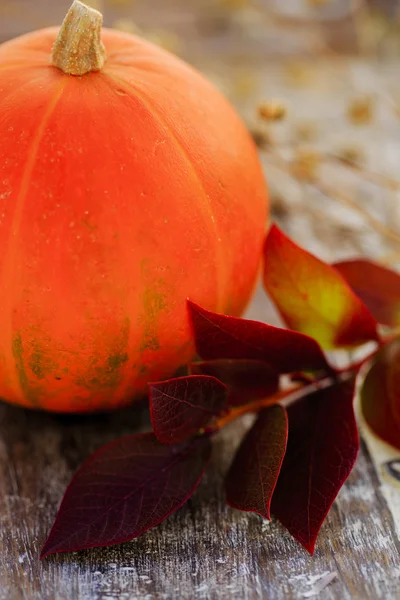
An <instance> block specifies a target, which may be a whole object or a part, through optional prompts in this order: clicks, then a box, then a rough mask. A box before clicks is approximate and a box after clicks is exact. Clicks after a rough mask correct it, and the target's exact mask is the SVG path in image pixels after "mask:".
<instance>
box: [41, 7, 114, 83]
mask: <svg viewBox="0 0 400 600" xmlns="http://www.w3.org/2000/svg"><path fill="white" fill-rule="evenodd" d="M102 24H103V15H102V14H101V13H100V12H99V11H98V10H96V9H94V8H90V7H89V6H86V4H83V3H82V2H80V1H79V0H75V1H74V3H73V4H72V6H71V8H70V9H69V11H68V13H67V16H66V17H65V19H64V22H63V24H62V25H61V28H60V31H59V34H58V36H57V39H56V41H55V43H54V47H53V53H52V57H51V62H52V64H53V65H54V66H55V67H57V68H58V69H61V71H63V72H64V73H66V74H68V75H85V74H86V73H91V72H93V71H100V70H101V69H102V68H103V66H104V63H105V59H106V51H105V48H104V45H103V43H102V41H101V39H100V34H101V26H102Z"/></svg>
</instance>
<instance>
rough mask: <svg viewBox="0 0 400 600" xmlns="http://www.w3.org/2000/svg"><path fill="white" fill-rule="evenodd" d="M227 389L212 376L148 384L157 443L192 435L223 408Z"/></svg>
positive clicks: (171, 441) (182, 438) (172, 442)
mask: <svg viewBox="0 0 400 600" xmlns="http://www.w3.org/2000/svg"><path fill="white" fill-rule="evenodd" d="M227 395H228V388H227V387H226V386H225V385H224V384H223V383H221V382H220V381H218V379H216V378H215V377H209V376H208V375H188V376H186V377H176V378H175V379H168V380H167V381H161V382H159V383H149V402H150V415H151V423H152V425H153V431H154V433H155V435H156V436H157V438H158V439H159V440H160V442H163V443H164V444H177V443H179V442H182V441H183V440H185V439H187V438H189V437H191V436H193V435H194V434H195V433H197V432H198V430H199V429H201V428H202V427H205V426H206V425H207V423H208V422H209V421H210V420H211V419H212V418H213V417H215V416H217V415H219V414H221V413H222V412H223V411H224V410H225V409H226V408H227Z"/></svg>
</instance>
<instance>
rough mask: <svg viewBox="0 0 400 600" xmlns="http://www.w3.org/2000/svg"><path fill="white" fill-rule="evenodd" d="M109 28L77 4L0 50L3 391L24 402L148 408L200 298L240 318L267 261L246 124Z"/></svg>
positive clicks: (177, 359) (161, 56) (262, 200)
mask: <svg viewBox="0 0 400 600" xmlns="http://www.w3.org/2000/svg"><path fill="white" fill-rule="evenodd" d="M101 22H102V17H101V14H100V13H98V12H97V11H94V10H93V9H89V8H88V7H86V6H85V5H83V4H81V3H80V2H74V4H73V6H72V7H71V10H70V12H69V13H68V15H67V17H66V20H65V21H64V24H63V26H62V27H61V29H60V30H59V29H55V28H51V29H45V30H42V31H37V32H34V33H31V34H28V35H25V36H22V37H20V38H17V39H15V40H12V41H10V42H7V43H5V44H3V45H2V46H0V292H1V310H0V397H2V398H4V399H5V400H7V401H8V402H11V403H15V404H20V405H23V406H26V407H33V408H43V409H47V410H53V411H65V412H90V411H96V410H105V409H110V408H116V407H119V406H123V405H126V404H128V403H130V402H132V401H133V400H134V399H135V398H137V397H138V396H141V395H143V393H144V391H145V389H146V384H147V382H148V381H154V380H159V379H162V378H166V377H168V376H171V375H172V374H173V373H174V372H175V371H176V369H177V368H179V366H180V365H182V364H185V363H187V362H188V360H190V359H191V357H192V356H193V352H194V350H193V343H192V339H191V333H190V328H189V323H188V318H187V313H186V298H187V297H190V298H191V299H192V300H193V301H195V302H197V303H198V304H200V305H202V306H204V307H206V308H208V309H211V310H215V311H219V312H223V313H229V314H232V315H238V314H240V313H241V312H242V311H243V309H244V307H245V305H246V303H247V302H248V300H249V297H250V295H251V293H252V290H253V287H254V284H255V280H256V276H257V273H258V267H259V258H260V253H261V247H262V240H263V235H264V231H265V222H266V216H267V194H266V188H265V183H264V179H263V174H262V169H261V167H260V164H259V160H258V156H257V152H256V149H255V147H254V145H253V142H252V140H251V139H250V136H249V134H248V132H247V131H246V129H245V127H244V125H243V124H242V122H241V121H240V119H239V118H238V116H237V115H236V113H235V112H234V110H233V109H232V107H231V106H230V104H229V103H228V102H227V101H226V100H225V99H224V98H223V97H222V96H221V95H220V94H219V93H218V92H217V91H216V90H215V89H214V87H213V86H212V85H210V83H208V82H207V81H206V80H205V79H204V78H203V77H202V76H201V75H200V74H199V73H198V72H196V71H195V70H194V69H192V68H191V67H189V66H188V65H186V64H185V63H184V62H182V61H181V60H179V59H178V58H176V57H174V56H172V55H171V54H169V53H167V52H165V51H163V50H161V49H160V48H157V47H156V46H154V45H152V44H150V43H148V42H146V41H144V40H142V39H140V38H138V37H133V36H131V35H127V34H123V33H120V32H116V31H112V30H107V29H105V30H103V32H102V40H103V43H104V46H103V44H102V42H101V41H100V31H101ZM57 36H58V37H57ZM56 38H57V39H56ZM52 49H53V50H52Z"/></svg>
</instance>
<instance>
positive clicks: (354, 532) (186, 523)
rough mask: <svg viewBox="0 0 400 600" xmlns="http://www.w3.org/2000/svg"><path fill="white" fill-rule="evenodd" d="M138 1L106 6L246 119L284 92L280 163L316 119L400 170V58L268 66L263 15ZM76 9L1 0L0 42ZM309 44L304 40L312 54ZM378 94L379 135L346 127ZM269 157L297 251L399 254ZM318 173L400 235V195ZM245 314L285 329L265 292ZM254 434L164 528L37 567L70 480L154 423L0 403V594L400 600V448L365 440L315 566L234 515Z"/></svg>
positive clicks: (344, 173)
mask: <svg viewBox="0 0 400 600" xmlns="http://www.w3.org/2000/svg"><path fill="white" fill-rule="evenodd" d="M129 4H130V3H129V2H127V1H126V0H125V1H122V0H120V1H119V2H118V1H117V0H114V1H110V2H104V5H105V7H106V22H107V23H108V24H112V23H114V22H115V21H117V20H118V19H126V18H127V17H128V18H130V17H131V16H132V17H133V18H134V20H135V21H136V22H137V23H138V24H139V25H140V26H141V27H143V28H144V29H145V31H146V32H147V33H148V32H150V33H151V34H154V32H158V33H159V35H160V39H161V41H165V39H164V38H163V33H162V32H161V33H160V32H159V28H163V29H165V28H166V27H168V28H170V29H172V30H173V31H175V32H176V33H177V34H179V35H181V36H182V37H181V39H180V40H178V41H179V53H180V54H182V56H184V57H186V58H188V59H189V60H191V61H192V62H194V63H195V64H197V66H199V67H200V68H201V69H202V70H203V71H205V72H206V73H207V75H208V76H209V77H211V78H212V79H213V80H214V81H215V82H216V83H217V84H218V85H219V86H220V87H221V89H222V90H223V91H224V92H225V93H226V94H227V95H228V96H229V97H230V98H231V99H232V100H233V101H234V102H235V103H236V105H237V106H238V108H239V110H240V111H241V113H242V114H243V116H244V117H245V119H246V120H247V121H248V122H249V123H250V124H254V120H255V119H254V115H255V111H254V106H255V103H256V102H257V101H260V100H262V99H264V98H270V97H278V98H282V99H283V100H284V101H285V102H286V103H287V104H288V107H289V118H288V121H287V122H286V123H283V124H282V125H280V124H279V125H276V126H275V125H274V126H273V128H272V130H271V129H270V130H269V133H270V135H272V137H273V138H274V140H275V142H276V144H277V146H278V147H279V149H280V150H279V153H280V155H281V156H283V157H287V155H288V152H289V154H290V152H292V150H293V145H296V144H299V143H300V142H301V141H303V142H304V140H301V138H303V137H304V131H305V130H306V129H307V127H309V128H310V125H312V127H311V129H310V131H311V133H312V131H313V130H314V133H312V146H313V147H316V148H318V149H319V150H325V151H326V150H329V151H340V150H346V149H351V148H355V149H356V150H357V151H358V152H360V153H361V154H362V155H364V159H365V162H366V164H367V165H369V168H371V169H372V170H373V171H374V172H380V173H385V175H388V176H398V164H399V160H400V147H399V140H400V125H399V119H398V114H397V113H396V110H397V109H396V107H397V103H398V101H399V100H400V86H399V81H400V79H399V77H398V74H399V71H398V64H397V62H394V63H386V64H377V65H374V64H373V62H369V63H368V62H364V61H360V60H355V59H354V60H352V61H350V62H341V61H327V60H324V61H322V62H319V63H313V64H312V65H310V64H309V63H304V64H300V63H299V62H298V61H296V62H295V63H293V62H291V63H289V64H286V65H282V64H277V63H272V62H270V61H267V62H266V56H267V55H268V48H269V46H271V45H273V42H274V40H275V43H276V41H277V38H276V37H275V38H274V36H273V35H272V34H271V33H270V31H269V30H268V32H267V28H266V27H265V25H263V26H262V25H260V23H258V22H256V21H257V18H256V16H255V15H254V14H253V13H251V12H250V13H248V14H247V13H246V14H247V16H246V17H245V16H244V14H241V16H240V18H239V17H238V14H236V13H235V15H232V14H231V15H230V16H227V15H226V14H225V13H221V8H220V6H221V4H222V3H219V7H217V8H215V7H216V6H217V5H218V2H213V0H207V2H206V0H204V1H203V0H196V1H194V0H193V2H188V0H169V2H166V0H153V1H152V2H150V1H147V2H146V1H144V0H143V1H142V0H136V3H135V4H134V8H133V9H132V8H130V6H128V5H129ZM261 4H262V2H261ZM282 4H283V3H282ZM68 5H69V1H67V2H65V1H64V0H63V1H62V2H61V1H60V2H54V1H53V0H40V1H38V2H35V3H33V2H32V1H31V0H18V1H17V0H12V1H10V0H0V40H2V39H6V38H9V37H12V36H13V35H15V34H17V33H21V32H24V31H27V30H30V29H33V28H35V27H39V26H44V25H51V24H55V23H57V22H60V20H61V18H62V15H63V14H64V13H65V10H66V8H67V6H68ZM135 7H136V8H135ZM178 9H179V10H178ZM211 9H212V10H211ZM246 19H247V21H246ZM199 23H200V25H199ZM204 23H205V24H206V25H204ZM227 23H228V25H227ZM126 26H127V23H126V21H125V27H126ZM205 30H206V31H207V32H208V33H207V35H206V34H205ZM262 31H264V38H263V37H262ZM289 37H290V36H289ZM300 38H301V36H298V37H296V44H298V45H299V46H300V47H301V44H302V43H303V41H302V40H303V38H301V39H300ZM288 39H289V38H285V40H286V42H285V43H283V42H282V38H280V40H279V43H282V47H283V49H282V53H287V54H288V53H289V51H288V50H287V43H288ZM167 41H171V40H167ZM285 44H286V45H285ZM299 46H296V51H297V49H298V47H299ZM266 48H267V49H266ZM292 49H293V46H292ZM260 52H261V54H260ZM371 93H372V94H373V95H374V97H375V100H376V101H377V103H378V111H377V112H378V113H379V118H375V119H373V122H372V123H371V124H370V125H368V126H367V127H356V126H354V125H349V123H348V122H347V121H346V109H347V106H348V103H349V102H350V101H351V99H352V98H354V97H357V96H360V95H363V94H371ZM301 131H303V133H302V134H301V135H300V132H301ZM309 133H310V132H309ZM227 142H228V143H229V140H227ZM308 145H309V144H308ZM288 146H289V150H288ZM276 152H278V150H276ZM272 162H273V160H270V159H268V160H266V165H268V166H267V169H268V174H269V179H270V185H271V190H272V196H273V208H274V216H275V218H278V219H279V220H280V222H281V224H282V225H283V226H284V227H285V228H286V230H287V231H288V232H289V233H290V234H291V235H293V236H294V237H295V238H296V239H297V240H298V241H300V242H301V243H303V244H305V245H306V246H307V247H308V248H310V249H311V250H313V251H315V252H317V253H318V254H319V255H321V256H323V257H324V258H334V257H339V256H349V255H351V254H354V253H360V252H362V253H364V254H368V255H372V256H376V257H384V258H385V257H386V258H387V257H389V258H390V259H391V260H392V261H393V262H396V260H398V256H397V253H398V251H399V246H398V241H399V240H396V237H390V235H389V237H388V235H387V232H386V233H385V232H384V231H382V233H377V232H376V230H374V228H373V227H371V223H370V222H369V220H368V217H367V218H366V216H365V215H362V214H359V213H358V212H357V210H355V209H354V207H353V208H352V207H351V206H349V205H348V204H346V202H343V201H339V200H335V199H332V198H328V197H327V196H324V195H323V194H321V193H320V192H319V191H318V190H316V189H315V188H313V186H308V185H304V184H303V185H299V184H298V183H297V182H295V181H294V180H293V179H292V178H291V177H289V176H288V175H287V174H286V173H282V172H281V171H280V170H279V169H278V168H277V166H276V165H275V166H273V165H272ZM278 166H279V165H278ZM321 177H323V178H324V181H328V182H332V181H334V183H335V185H336V186H337V187H339V188H340V189H341V190H343V189H344V190H347V192H348V193H349V194H350V196H351V198H352V199H354V200H355V202H356V206H359V207H363V208H364V209H366V210H367V215H373V217H374V218H376V219H378V220H379V222H380V223H382V224H383V227H386V228H389V227H390V228H392V229H394V230H395V229H397V230H398V229H400V227H399V221H400V210H399V208H398V206H399V192H398V190H396V189H391V190H388V189H384V188H383V187H382V186H381V185H379V186H376V185H375V184H371V183H368V182H366V181H365V180H364V179H363V178H360V177H359V176H358V175H356V174H355V173H354V172H352V171H351V170H349V169H346V168H344V167H339V166H337V165H331V164H329V165H325V166H324V167H323V168H322V169H321ZM248 314H249V315H250V316H251V317H253V318H258V319H261V320H266V321H269V322H276V315H275V314H274V312H273V310H272V308H271V306H270V305H268V303H267V302H266V300H265V297H264V295H263V294H262V292H259V293H258V295H257V297H256V299H255V301H254V302H253V304H252V306H251V308H250V311H249V313H248ZM248 425H249V421H248V420H247V421H246V420H245V422H242V423H238V424H235V425H232V426H231V427H230V429H229V430H227V431H225V432H224V433H223V434H222V435H220V437H219V439H218V440H217V443H216V447H215V452H214V459H213V463H212V466H211V469H210V470H209V472H208V474H207V476H206V478H205V480H204V481H203V482H202V484H201V485H200V487H199V489H198V491H197V492H196V494H195V495H194V497H193V498H192V499H191V500H190V501H189V502H188V503H187V504H186V505H185V506H184V507H183V508H182V509H181V510H180V511H179V512H178V513H176V514H175V515H173V516H171V517H170V518H168V519H167V520H166V521H165V522H164V523H163V524H162V525H160V526H159V527H157V528H156V529H154V530H152V531H150V532H148V533H147V534H145V535H144V536H142V537H141V538H139V539H138V540H136V541H134V542H132V543H129V544H124V545H122V546H119V547H114V548H108V549H102V550H92V551H88V552H81V553H78V554H74V555H59V556H56V557H52V558H50V559H48V560H46V561H44V562H43V563H41V562H40V561H39V559H38V555H39V551H40V547H41V545H42V543H43V541H44V539H45V537H46V534H47V533H48V531H49V528H50V526H51V524H52V521H53V519H54V516H55V514H56V511H57V507H58V505H59V502H60V500H61V497H62V494H63V492H64V490H65V486H66V485H67V483H68V481H69V480H70V478H71V475H72V474H73V472H74V471H75V470H76V468H77V467H78V466H79V465H80V464H81V463H82V461H83V460H84V459H85V458H86V457H87V456H88V455H89V454H90V453H91V452H92V451H93V450H95V449H96V448H98V447H99V446H100V445H101V444H103V443H105V442H107V441H109V440H111V439H113V438H115V437H117V436H120V435H123V434H125V433H130V432H133V431H136V430H139V429H145V428H146V427H148V421H147V416H146V412H145V411H144V410H142V409H140V408H135V409H131V410H127V411H124V412H122V413H119V414H115V415H111V416H96V417H88V418H84V417H80V418H74V417H56V416H52V415H43V414H35V413H30V412H26V411H23V410H20V409H16V408H12V407H8V406H6V405H1V406H0V519H1V529H0V600H22V599H24V600H53V599H56V600H75V599H76V600H117V599H123V600H131V599H132V600H134V599H135V600H136V599H143V600H172V599H181V598H182V599H184V600H186V599H187V600H191V599H194V600H203V599H204V600H214V599H220V598H223V599H224V600H256V599H264V598H268V600H292V599H293V600H300V599H303V598H309V597H315V598H320V599H322V600H338V599H340V600H342V599H343V600H350V599H360V600H379V599H382V600H392V599H393V600H395V599H397V598H399V597H400V564H399V547H400V546H399V537H398V529H396V525H397V527H400V511H399V510H398V507H399V504H400V502H399V496H400V491H399V488H397V487H396V486H395V485H394V483H393V482H392V481H390V480H387V478H386V479H384V478H382V476H381V475H382V468H383V463H384V462H385V461H386V460H388V459H389V458H393V457H396V456H397V454H396V453H393V452H392V453H390V452H389V451H388V450H387V448H386V447H385V446H384V445H382V444H379V443H378V442H376V441H375V440H373V438H371V436H370V435H369V434H368V433H365V439H366V441H367V444H368V447H369V448H371V451H372V458H371V455H370V453H369V451H368V449H367V445H366V444H365V443H363V446H362V449H361V452H360V456H359V459H358V462H357V465H356V468H355V469H354V471H353V473H352V475H351V476H350V479H349V481H348V482H347V483H346V485H345V487H344V488H343V490H342V491H341V492H340V494H339V498H338V500H337V501H336V502H335V504H334V506H333V509H332V510H331V513H330V515H329V518H328V520H327V523H326V525H325V526H324V528H323V531H322V533H321V535H320V538H319V541H318V545H317V551H316V554H315V556H314V557H313V558H311V557H310V556H308V555H307V554H306V552H305V551H303V550H302V549H301V547H300V546H299V545H298V544H296V543H295V542H294V541H292V540H291V539H290V537H289V535H288V534H287V533H286V531H285V530H284V529H283V528H282V527H281V526H280V525H279V524H278V523H276V522H272V523H268V522H266V521H263V520H262V519H261V518H260V517H257V516H255V515H249V514H243V513H240V512H237V511H234V510H231V509H229V508H227V507H226V506H225V502H224V494H223V487H222V479H223V474H224V472H225V471H226V469H227V466H228V464H229V460H230V457H231V456H232V452H233V450H234V447H235V446H236V444H237V443H238V441H239V438H240V435H241V434H242V433H243V431H244V430H245V428H246V427H247V426H248ZM324 574H325V575H326V576H327V577H328V579H329V576H331V577H332V578H333V579H332V581H331V582H330V583H329V584H328V585H326V587H325V588H324V589H323V590H322V591H320V592H319V591H318V590H319V589H320V588H322V587H323V584H324V583H326V582H327V581H328V579H326V577H321V576H323V575H324Z"/></svg>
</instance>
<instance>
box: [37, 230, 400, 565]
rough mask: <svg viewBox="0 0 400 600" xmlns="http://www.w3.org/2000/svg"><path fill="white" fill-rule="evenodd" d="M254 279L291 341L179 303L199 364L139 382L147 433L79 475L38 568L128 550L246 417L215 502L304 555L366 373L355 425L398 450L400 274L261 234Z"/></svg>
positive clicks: (347, 446)
mask: <svg viewBox="0 0 400 600" xmlns="http://www.w3.org/2000/svg"><path fill="white" fill-rule="evenodd" d="M263 278H264V286H265V289H266V291H267V292H268V294H269V296H270V297H271V299H272V300H273V301H274V303H275V305H276V307H277V309H278V311H279V312H280V314H281V316H282V319H283V320H284V322H285V323H286V325H287V326H288V327H289V328H290V329H284V328H280V327H273V326H271V325H267V324H265V323H259V322H257V321H250V320H246V319H241V318H236V317H230V316H224V315H220V314H216V313H214V312H211V311H209V310H207V309H206V308H203V307H200V306H198V305H196V304H194V303H193V302H191V301H188V317H189V320H190V323H191V327H192V330H193V336H194V340H195V344H196V350H197V354H198V356H199V357H200V358H201V360H199V361H198V362H194V363H192V364H191V365H189V367H188V374H187V375H185V376H181V377H176V378H174V379H170V380H167V381H163V382H156V383H149V406H150V414H151V421H152V426H153V432H150V433H144V434H139V435H129V436H125V437H123V438H121V439H118V440H115V441H113V442H111V443H109V444H107V445H106V446H104V447H102V448H100V449H99V450H98V451H97V452H96V453H95V454H94V455H93V456H91V457H90V458H89V459H88V460H87V461H86V462H85V463H84V465H83V466H82V467H81V468H80V469H79V471H78V472H77V474H76V475H75V477H74V478H73V480H72V482H71V484H70V486H69V487H68V489H67V491H66V493H65V496H64V499H63V501H62V503H61V507H60V509H59V512H58V515H57V518H56V521H55V523H54V526H53V528H52V530H51V532H50V535H49V537H48V539H47V541H46V543H45V545H44V548H43V550H42V558H43V557H46V556H48V555H49V554H53V553H56V552H71V551H75V550H81V549H84V548H91V547H99V546H109V545H112V544H118V543H121V542H125V541H128V540H132V539H134V538H136V537H138V536H139V535H141V534H142V533H144V532H145V531H147V530H148V529H150V528H151V527H154V526H156V525H158V524H159V523H161V521H163V520H164V519H165V518H166V517H168V515H170V514H171V513H172V512H174V511H176V510H177V509H178V508H180V507H181V506H182V505H183V504H184V503H185V502H186V501H187V500H188V499H189V498H190V496H191V495H192V494H193V492H194V491H195V489H196V487H197V485H198V483H199V482H200V480H201V478H202V476H203V474H204V472H205V470H206V468H207V465H208V463H209V461H210V457H211V453H212V440H213V437H214V436H215V435H216V434H218V432H219V431H220V430H221V429H222V428H223V427H225V426H226V425H228V424H229V423H230V422H232V421H233V420H235V419H238V418H240V417H242V416H243V415H244V414H248V413H255V414H257V418H256V421H255V423H254V425H253V426H252V427H251V428H250V430H249V431H248V433H247V435H246V436H245V438H244V440H243V441H242V443H241V445H240V447H239V449H238V451H237V453H236V456H235V457H234V458H233V460H232V463H231V466H230V468H229V471H228V473H227V476H226V498H227V502H228V504H229V505H230V506H232V507H234V508H236V509H239V510H243V511H249V512H255V513H258V514H260V515H261V516H262V517H265V518H267V519H269V518H270V517H271V513H272V515H274V516H275V517H276V518H277V519H279V521H280V522H281V523H282V524H283V525H284V526H285V527H286V528H287V530H288V531H289V533H290V534H291V535H292V536H293V537H294V538H295V539H296V540H298V541H299V542H300V543H301V544H302V545H303V546H304V548H306V549H307V550H308V551H309V552H310V553H311V554H312V553H313V552H314V548H315V543H316V540H317V536H318V533H319V531H320V528H321V526H322V524H323V522H324V520H325V518H326V516H327V514H328V512H329V510H330V508H331V506H332V503H333V502H334V500H335V498H336V496H337V494H338V492H339V490H340V488H341V487H342V485H343V484H344V482H345V481H346V479H347V477H348V476H349V474H350V472H351V470H352V468H353V466H354V463H355V460H356V457H357V452H358V449H359V436H358V431H357V424H356V420H355V415H354V409H353V402H354V395H355V382H356V377H357V375H358V373H359V371H360V369H361V367H362V366H363V365H365V364H369V365H370V367H369V371H368V373H367V375H366V377H365V379H364V382H363V384H362V387H361V400H362V409H363V412H364V416H365V418H366V420H367V422H368V424H369V425H370V426H371V427H372V428H373V429H374V431H375V432H376V433H377V434H378V435H379V436H380V437H382V438H383V439H384V440H386V441H387V442H389V443H390V444H392V445H394V446H396V447H397V448H400V342H399V338H397V334H396V328H397V327H399V325H400V276H399V275H398V274H396V273H395V272H393V271H390V270H388V269H386V268H384V267H381V266H379V265H378V264H375V263H372V262H370V261H367V260H363V259H357V260H353V261H346V262H341V263H337V264H335V265H328V264H326V263H324V262H322V261H321V260H319V259H318V258H316V257H314V256H313V255H311V254H310V253H309V252H307V251H305V250H304V249H302V248H300V247H299V246H297V245H296V244H295V243H294V242H293V241H291V240H290V239H289V238H288V237H286V236H285V235H284V234H283V233H282V232H281V231H280V230H279V229H278V228H277V227H276V226H273V227H272V228H271V230H270V232H269V234H268V237H267V239H266V242H265V248H264V273H263ZM369 342H372V343H374V350H373V352H372V353H370V354H369V355H368V356H366V357H365V358H364V359H363V360H359V361H358V362H351V361H350V362H349V364H348V365H346V366H345V367H344V368H341V369H337V368H335V366H334V362H333V361H332V357H333V355H334V352H335V351H337V350H343V349H347V350H352V351H353V350H354V349H356V348H359V347H362V346H363V345H365V344H366V343H369ZM325 350H329V351H330V352H329V356H327V355H326V354H325V352H324V351H325ZM283 381H285V382H286V383H285V384H284V385H283V383H282V382H283ZM288 381H289V383H288Z"/></svg>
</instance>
